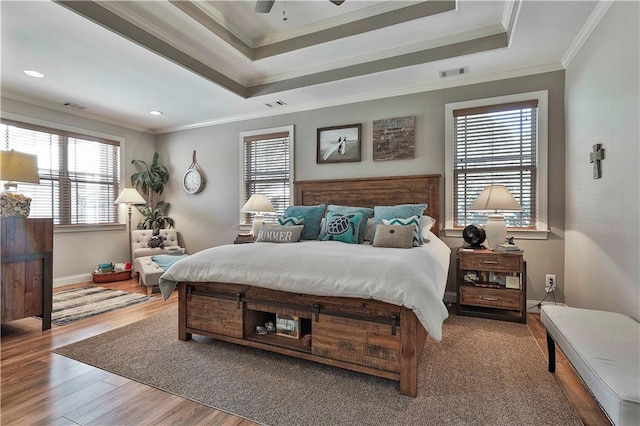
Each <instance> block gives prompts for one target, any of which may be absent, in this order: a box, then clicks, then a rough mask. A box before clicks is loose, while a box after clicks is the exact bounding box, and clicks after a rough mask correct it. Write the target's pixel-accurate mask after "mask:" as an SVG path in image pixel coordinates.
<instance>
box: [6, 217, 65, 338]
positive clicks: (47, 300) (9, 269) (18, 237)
mask: <svg viewBox="0 0 640 426" xmlns="http://www.w3.org/2000/svg"><path fill="white" fill-rule="evenodd" d="M0 261H1V262H2V272H1V276H2V281H1V282H0V289H1V297H2V299H1V300H0V305H1V321H2V323H3V324H4V323H6V322H9V321H13V320H16V319H20V318H26V317H30V316H39V317H41V318H42V329H43V330H47V329H49V328H51V305H52V291H53V273H52V270H53V220H52V219H27V218H23V217H10V218H4V217H3V218H1V219H0Z"/></svg>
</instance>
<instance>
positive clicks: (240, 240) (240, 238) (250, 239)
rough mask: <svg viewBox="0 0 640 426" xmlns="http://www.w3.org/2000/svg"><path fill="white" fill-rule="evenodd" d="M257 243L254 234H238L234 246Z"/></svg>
mask: <svg viewBox="0 0 640 426" xmlns="http://www.w3.org/2000/svg"><path fill="white" fill-rule="evenodd" d="M255 242H256V239H255V237H254V236H253V234H238V235H237V236H236V240H235V241H234V242H233V244H248V243H255Z"/></svg>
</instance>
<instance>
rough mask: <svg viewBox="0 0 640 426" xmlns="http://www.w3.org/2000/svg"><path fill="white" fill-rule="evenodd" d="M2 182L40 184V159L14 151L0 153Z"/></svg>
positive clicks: (0, 178) (0, 176)
mask: <svg viewBox="0 0 640 426" xmlns="http://www.w3.org/2000/svg"><path fill="white" fill-rule="evenodd" d="M0 180H5V181H9V182H23V183H38V184H39V183H40V176H39V175H38V157H37V156H36V155H33V154H26V153H24V152H17V151H14V150H11V151H0Z"/></svg>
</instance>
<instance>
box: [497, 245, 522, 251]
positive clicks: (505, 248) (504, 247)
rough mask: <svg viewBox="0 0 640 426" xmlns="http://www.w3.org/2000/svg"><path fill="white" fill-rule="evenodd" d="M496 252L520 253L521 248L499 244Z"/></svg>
mask: <svg viewBox="0 0 640 426" xmlns="http://www.w3.org/2000/svg"><path fill="white" fill-rule="evenodd" d="M495 251H520V248H519V247H518V246H517V245H515V244H498V247H496V249H495Z"/></svg>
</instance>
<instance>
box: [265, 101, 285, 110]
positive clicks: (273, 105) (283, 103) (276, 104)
mask: <svg viewBox="0 0 640 426" xmlns="http://www.w3.org/2000/svg"><path fill="white" fill-rule="evenodd" d="M286 104H287V103H286V102H285V101H275V102H269V103H268V104H265V105H266V106H268V107H269V108H273V107H278V106H285V105H286Z"/></svg>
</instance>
